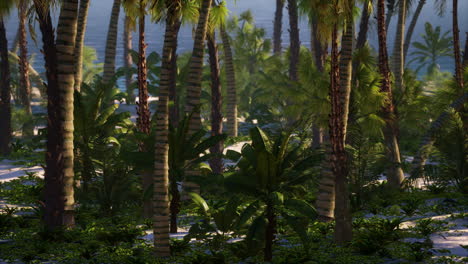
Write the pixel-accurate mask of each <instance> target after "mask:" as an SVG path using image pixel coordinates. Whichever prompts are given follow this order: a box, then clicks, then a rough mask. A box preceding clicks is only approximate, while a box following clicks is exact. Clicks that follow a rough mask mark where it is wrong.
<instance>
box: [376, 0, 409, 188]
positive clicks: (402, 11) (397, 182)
mask: <svg viewBox="0 0 468 264" xmlns="http://www.w3.org/2000/svg"><path fill="white" fill-rule="evenodd" d="M405 20H406V0H401V1H400V2H399V7H398V25H397V29H396V37H395V45H394V49H393V63H392V67H393V70H392V71H393V75H394V76H395V88H396V89H398V90H400V91H403V89H404V83H403V72H404V69H405V61H404V57H403V45H404V41H405V40H404V32H405V23H406V22H405ZM386 32H387V31H385V36H386ZM385 45H386V42H385ZM382 48H383V47H382ZM387 57H388V56H387ZM391 89H392V88H391V85H388V87H382V88H381V91H382V92H386V93H387V94H388V98H387V100H388V101H387V105H386V109H384V111H383V112H384V118H385V119H386V125H385V128H384V137H385V143H386V148H387V159H388V161H389V163H390V165H389V167H388V168H387V180H388V182H389V183H390V185H391V186H393V187H396V188H399V187H400V186H401V183H402V182H403V180H404V178H405V176H404V174H403V169H402V167H401V156H400V149H399V144H398V137H397V135H398V116H397V113H396V109H395V106H394V102H393V96H392V91H391Z"/></svg>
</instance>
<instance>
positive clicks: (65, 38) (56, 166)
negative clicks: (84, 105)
mask: <svg viewBox="0 0 468 264" xmlns="http://www.w3.org/2000/svg"><path fill="white" fill-rule="evenodd" d="M34 5H35V9H36V12H37V14H38V18H39V19H38V20H39V24H40V28H41V32H42V39H43V44H44V45H43V50H44V57H45V61H46V70H47V77H48V86H47V95H48V106H47V110H48V125H47V128H48V131H49V132H48V135H47V153H46V170H45V188H44V189H45V197H46V200H45V211H46V213H45V223H46V226H47V227H48V228H49V229H55V228H58V227H62V226H65V227H71V226H73V225H74V213H73V212H74V197H73V195H74V194H73V184H74V171H73V130H74V129H73V93H74V80H75V74H74V65H75V62H74V56H73V50H74V48H75V40H76V27H77V20H78V1H77V0H65V1H63V3H62V8H61V11H60V16H59V22H58V27H57V45H56V44H55V42H54V30H53V27H52V20H51V17H50V10H49V8H48V7H47V8H46V9H44V6H43V2H42V1H40V0H34ZM59 69H60V70H59Z"/></svg>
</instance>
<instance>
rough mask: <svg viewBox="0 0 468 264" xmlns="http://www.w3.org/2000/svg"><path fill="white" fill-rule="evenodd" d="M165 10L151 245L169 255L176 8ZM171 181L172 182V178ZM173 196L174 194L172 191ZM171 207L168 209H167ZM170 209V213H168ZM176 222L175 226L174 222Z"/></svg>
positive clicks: (173, 208) (173, 206) (174, 205)
mask: <svg viewBox="0 0 468 264" xmlns="http://www.w3.org/2000/svg"><path fill="white" fill-rule="evenodd" d="M166 6H167V8H168V14H167V18H166V32H165V34H164V47H163V52H162V65H161V77H160V78H161V80H160V86H159V101H158V106H157V111H156V114H155V116H156V138H155V140H156V145H155V170H154V178H153V182H154V196H153V208H154V212H153V213H154V218H153V219H154V230H153V232H154V247H155V253H156V256H158V257H169V256H170V255H171V250H170V238H169V232H170V231H171V226H170V224H171V220H172V221H173V223H172V224H173V226H172V231H175V232H177V213H178V208H179V204H178V201H175V200H174V199H173V200H172V202H174V203H171V205H169V138H168V136H169V88H170V86H171V76H172V75H173V73H172V71H173V70H174V68H173V63H172V55H173V54H174V52H173V51H174V49H176V48H177V32H175V31H174V29H175V28H174V21H175V20H176V19H177V18H176V10H175V9H174V5H173V3H172V2H171V1H169V0H167V1H166ZM172 184H174V183H173V182H172ZM173 198H174V195H173ZM169 210H171V211H169ZM170 213H171V216H170ZM174 225H175V226H174Z"/></svg>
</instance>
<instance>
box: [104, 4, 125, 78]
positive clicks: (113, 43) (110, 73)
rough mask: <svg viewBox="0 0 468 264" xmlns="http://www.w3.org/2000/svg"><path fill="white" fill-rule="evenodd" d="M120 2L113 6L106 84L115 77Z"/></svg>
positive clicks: (108, 36)
mask: <svg viewBox="0 0 468 264" xmlns="http://www.w3.org/2000/svg"><path fill="white" fill-rule="evenodd" d="M120 2H121V0H114V5H113V6H112V13H111V18H110V22H109V30H108V32H107V40H106V50H105V57H104V75H103V78H102V81H103V82H104V83H108V82H109V81H110V80H111V79H112V78H113V77H114V75H115V55H116V49H117V33H118V25H119V15H120Z"/></svg>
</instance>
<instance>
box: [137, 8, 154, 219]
mask: <svg viewBox="0 0 468 264" xmlns="http://www.w3.org/2000/svg"><path fill="white" fill-rule="evenodd" d="M140 5H141V6H142V10H141V12H140V18H139V38H138V98H139V100H138V104H137V106H138V107H137V115H138V118H137V128H138V131H139V132H141V133H144V134H146V135H149V134H150V130H151V113H150V110H149V103H148V98H149V94H148V81H147V78H148V68H147V64H146V43H145V15H144V13H145V10H144V9H143V8H144V5H143V4H142V3H141V2H140ZM139 147H140V151H143V152H146V151H147V150H148V149H149V148H150V146H145V144H144V143H143V142H140V146H139ZM142 177H143V190H145V191H146V190H147V189H148V188H149V187H150V186H151V184H152V183H153V175H152V174H151V171H143V175H142ZM152 215H153V208H152V203H151V200H147V201H144V202H143V216H144V217H146V218H150V217H151V216H152Z"/></svg>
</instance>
